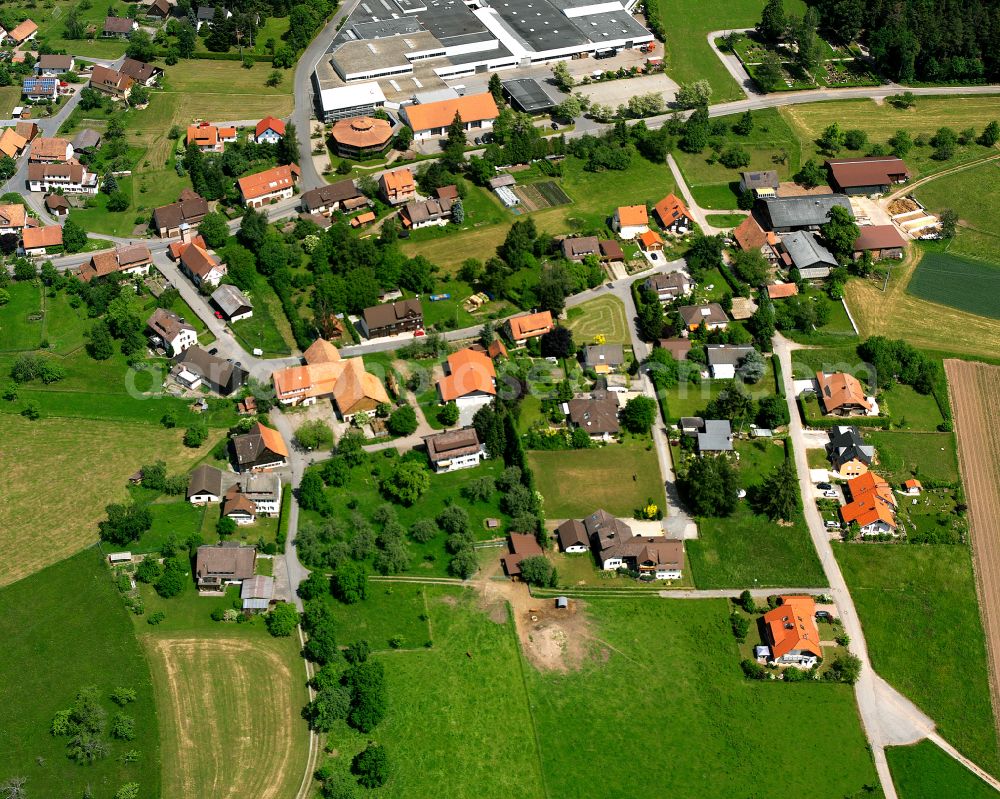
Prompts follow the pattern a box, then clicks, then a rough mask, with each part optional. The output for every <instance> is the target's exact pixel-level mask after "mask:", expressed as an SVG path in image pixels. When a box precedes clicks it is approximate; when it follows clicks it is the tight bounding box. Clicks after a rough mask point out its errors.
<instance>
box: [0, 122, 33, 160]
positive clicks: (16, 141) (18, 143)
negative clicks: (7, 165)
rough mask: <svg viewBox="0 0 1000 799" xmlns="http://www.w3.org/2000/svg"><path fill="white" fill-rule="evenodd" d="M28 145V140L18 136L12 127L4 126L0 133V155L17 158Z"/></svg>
mask: <svg viewBox="0 0 1000 799" xmlns="http://www.w3.org/2000/svg"><path fill="white" fill-rule="evenodd" d="M27 146H28V141H27V139H25V138H24V137H23V136H20V135H19V134H18V133H17V131H16V130H14V128H4V129H3V132H2V133H0V156H4V155H5V156H7V157H8V158H13V159H15V160H16V159H17V157H18V156H19V155H20V154H21V153H22V152H24V148H25V147H27Z"/></svg>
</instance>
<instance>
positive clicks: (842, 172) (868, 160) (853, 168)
mask: <svg viewBox="0 0 1000 799" xmlns="http://www.w3.org/2000/svg"><path fill="white" fill-rule="evenodd" d="M826 168H827V169H828V170H829V171H830V185H831V186H832V187H833V190H834V191H839V192H843V193H844V194H884V193H885V192H887V191H889V187H890V186H893V185H894V184H897V183H906V181H908V180H909V179H910V170H909V169H908V168H907V166H906V164H905V163H903V161H902V159H900V158H897V157H896V156H894V155H878V156H876V155H869V156H859V157H857V158H831V159H830V160H829V161H827V162H826Z"/></svg>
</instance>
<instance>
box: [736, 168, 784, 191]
mask: <svg viewBox="0 0 1000 799" xmlns="http://www.w3.org/2000/svg"><path fill="white" fill-rule="evenodd" d="M740 178H741V179H742V181H743V185H744V186H746V187H747V188H748V189H776V188H778V184H779V183H780V182H781V181H779V180H778V173H777V172H775V171H774V170H773V169H767V170H764V171H763V172H740Z"/></svg>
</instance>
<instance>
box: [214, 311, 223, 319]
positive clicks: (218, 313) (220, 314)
mask: <svg viewBox="0 0 1000 799" xmlns="http://www.w3.org/2000/svg"><path fill="white" fill-rule="evenodd" d="M215 318H216V319H221V318H222V311H216V312H215Z"/></svg>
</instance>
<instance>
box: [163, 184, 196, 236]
mask: <svg viewBox="0 0 1000 799" xmlns="http://www.w3.org/2000/svg"><path fill="white" fill-rule="evenodd" d="M206 214H208V203H207V202H205V200H204V199H203V198H202V197H201V195H199V194H197V193H196V192H195V191H194V190H192V189H184V191H182V192H181V196H180V199H179V200H178V201H177V202H175V203H170V205H161V206H160V207H159V208H156V209H154V210H153V229H154V230H155V231H156V235H158V236H159V237H160V238H161V239H162V238H169V237H171V236H179V235H180V232H181V226H182V225H189V226H192V227H193V226H196V225H198V224H200V223H201V221H202V220H203V219H204V218H205V215H206Z"/></svg>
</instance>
